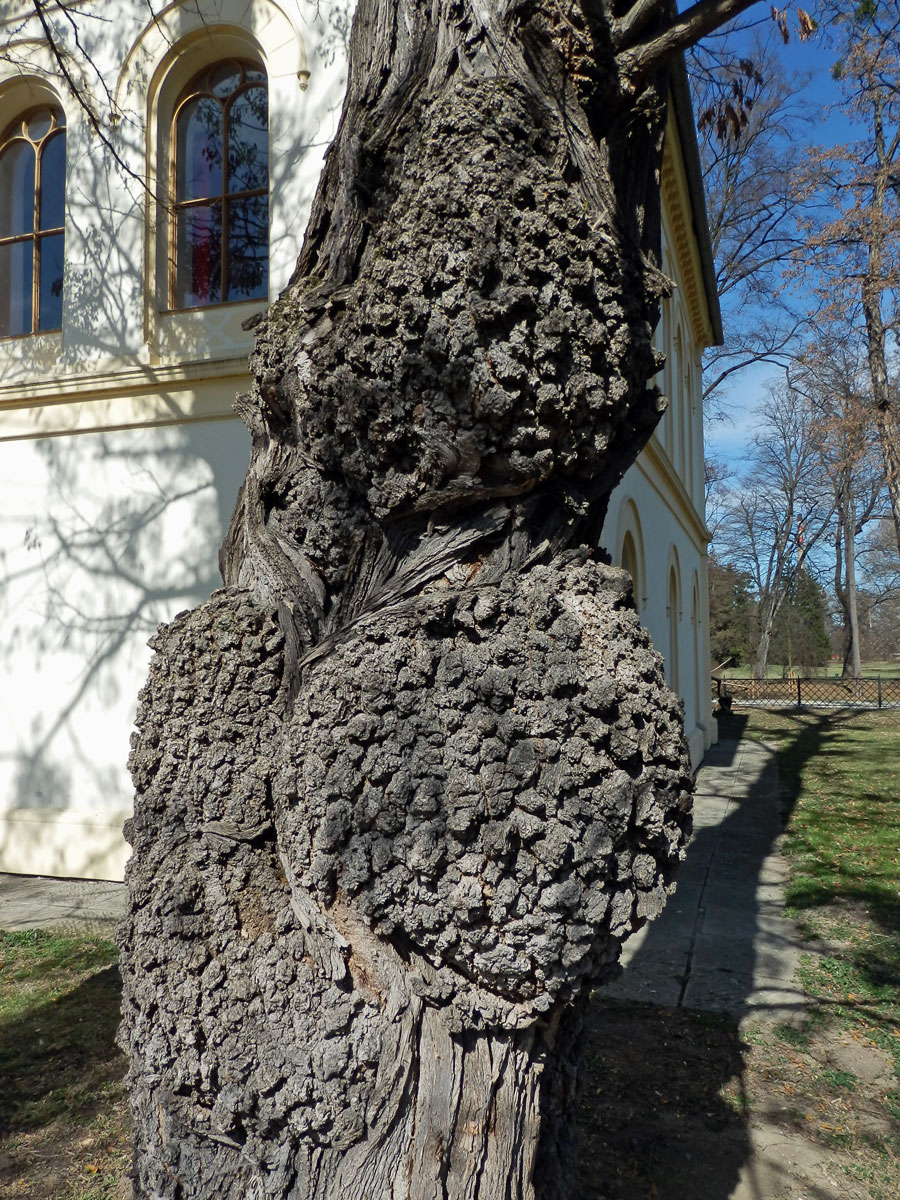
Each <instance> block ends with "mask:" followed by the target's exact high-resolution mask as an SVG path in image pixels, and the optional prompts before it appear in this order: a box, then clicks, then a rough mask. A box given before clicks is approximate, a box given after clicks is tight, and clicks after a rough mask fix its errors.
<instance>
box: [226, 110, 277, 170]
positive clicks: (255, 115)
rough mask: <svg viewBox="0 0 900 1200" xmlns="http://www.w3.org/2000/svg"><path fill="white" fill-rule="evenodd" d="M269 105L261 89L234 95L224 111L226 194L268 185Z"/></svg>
mask: <svg viewBox="0 0 900 1200" xmlns="http://www.w3.org/2000/svg"><path fill="white" fill-rule="evenodd" d="M268 126H269V104H268V95H267V92H266V89H265V88H262V87H252V88H248V89H247V90H246V91H245V92H241V93H240V94H239V95H237V96H235V98H234V99H233V100H232V102H231V104H230V105H229V108H228V191H229V192H252V191H255V190H256V189H257V188H267V187H268V186H269V132H268Z"/></svg>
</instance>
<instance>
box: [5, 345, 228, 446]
mask: <svg viewBox="0 0 900 1200" xmlns="http://www.w3.org/2000/svg"><path fill="white" fill-rule="evenodd" d="M217 365H218V366H219V368H220V370H219V373H218V374H216V375H210V373H209V364H208V363H200V364H188V365H186V366H178V367H158V368H156V369H155V370H153V369H151V368H144V369H143V370H139V369H134V368H132V369H129V370H128V371H109V372H106V373H104V374H101V375H93V376H90V377H88V378H84V377H80V378H79V377H77V376H73V377H72V378H70V379H66V380H64V381H61V382H60V381H54V382H53V383H52V384H50V383H47V382H43V383H38V384H32V385H30V386H27V385H26V386H22V385H18V386H15V385H14V386H10V387H5V388H2V389H0V442H13V441H22V440H27V439H31V438H42V437H55V436H60V435H64V434H75V433H98V432H101V431H105V430H111V429H129V428H136V427H147V426H156V425H178V424H181V423H183V422H185V421H210V420H233V419H235V417H234V413H233V411H232V404H233V402H234V397H235V395H236V393H237V392H239V391H242V390H244V389H245V388H246V387H247V385H248V383H249V375H248V372H247V366H246V362H245V360H244V359H242V358H241V359H229V360H227V361H224V362H221V363H219V364H217ZM4 393H5V394H6V395H5V396H4Z"/></svg>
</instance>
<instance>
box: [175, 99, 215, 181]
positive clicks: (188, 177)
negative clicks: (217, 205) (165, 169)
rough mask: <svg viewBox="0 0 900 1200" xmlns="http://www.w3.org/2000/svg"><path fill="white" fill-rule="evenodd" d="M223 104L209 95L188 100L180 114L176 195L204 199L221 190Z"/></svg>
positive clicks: (178, 122) (176, 160)
mask: <svg viewBox="0 0 900 1200" xmlns="http://www.w3.org/2000/svg"><path fill="white" fill-rule="evenodd" d="M222 154H223V132H222V107H221V105H220V104H219V102H218V101H217V100H213V99H212V98H211V97H210V96H197V97H195V99H193V100H189V101H188V103H187V104H185V106H184V108H183V109H182V110H181V112H180V113H179V114H178V121H177V149H176V159H175V162H176V170H177V176H178V177H177V179H176V181H175V195H176V199H178V200H203V199H206V197H212V196H219V195H221V193H222Z"/></svg>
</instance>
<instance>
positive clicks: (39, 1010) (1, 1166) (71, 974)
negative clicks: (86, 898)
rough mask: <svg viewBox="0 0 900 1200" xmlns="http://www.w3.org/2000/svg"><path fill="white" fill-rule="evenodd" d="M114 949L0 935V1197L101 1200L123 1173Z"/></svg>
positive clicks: (84, 940)
mask: <svg viewBox="0 0 900 1200" xmlns="http://www.w3.org/2000/svg"><path fill="white" fill-rule="evenodd" d="M115 962H116V948H115V946H114V945H113V943H112V942H109V941H105V940H103V939H101V938H96V937H73V936H61V935H58V934H54V933H51V932H45V931H43V930H26V931H22V932H18V931H17V932H13V933H10V932H0V1078H2V1080H3V1085H2V1087H0V1131H2V1132H0V1195H3V1196H9V1197H16V1198H19V1197H22V1198H23V1200H24V1198H26V1197H27V1198H28V1200H107V1198H112V1197H114V1196H116V1194H117V1189H118V1186H119V1181H120V1180H121V1178H122V1176H123V1173H124V1171H125V1169H126V1166H127V1157H128V1146H127V1123H126V1113H125V1108H126V1106H125V1098H124V1089H123V1082H122V1079H123V1075H124V1069H125V1061H124V1058H123V1057H122V1055H121V1053H120V1052H119V1050H118V1049H117V1048H116V1046H115V1033H116V1028H117V1026H118V1021H119V1003H120V995H121V984H120V981H119V975H118V969H117V967H116V966H115Z"/></svg>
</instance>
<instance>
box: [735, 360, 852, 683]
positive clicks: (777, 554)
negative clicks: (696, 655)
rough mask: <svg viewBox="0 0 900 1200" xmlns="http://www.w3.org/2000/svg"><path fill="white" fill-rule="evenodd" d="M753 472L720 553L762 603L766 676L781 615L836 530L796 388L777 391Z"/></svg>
mask: <svg viewBox="0 0 900 1200" xmlns="http://www.w3.org/2000/svg"><path fill="white" fill-rule="evenodd" d="M760 415H761V421H762V428H761V430H760V432H759V433H758V434H757V435H756V436H755V437H754V439H753V442H752V445H751V447H750V448H749V453H748V460H749V465H748V468H747V470H746V471H745V472H744V473H743V474H742V476H741V477H740V478H739V480H738V483H737V486H736V487H735V488H734V489H733V490H732V492H731V496H730V501H729V503H728V506H727V511H726V513H725V516H724V517H723V519H722V521H721V524H720V534H719V537H718V539H717V542H716V546H715V550H716V554H717V555H718V557H719V558H720V559H722V560H723V561H726V562H729V563H731V564H732V565H733V566H735V567H736V568H737V569H738V570H740V571H743V572H745V573H746V574H747V575H748V576H749V577H750V578H751V579H752V581H753V586H754V589H755V592H756V598H757V604H758V616H757V628H756V638H757V640H756V649H755V653H754V656H753V676H754V678H755V679H762V678H764V677H765V674H766V667H767V665H768V657H769V643H770V641H771V637H772V629H773V626H774V623H775V618H776V616H777V615H778V611H779V609H780V607H781V605H782V603H783V602H784V599H785V596H786V595H787V594H788V592H789V590H790V588H791V586H792V584H793V581H794V580H795V578H796V577H797V575H798V572H799V571H800V570H801V568H802V567H803V566H804V564H805V562H806V560H807V558H808V556H809V554H810V552H811V551H812V549H813V548H814V546H815V545H816V543H817V542H818V541H819V540H820V539H821V538H822V536H823V535H824V533H825V532H826V530H827V529H828V527H829V522H830V520H831V517H832V513H833V511H834V501H833V499H832V496H831V490H830V488H829V487H828V484H827V481H825V480H823V478H822V467H821V443H820V440H819V433H818V430H817V429H816V427H815V424H814V422H813V420H812V416H811V411H810V407H809V405H808V403H807V401H806V399H805V397H803V396H802V395H801V394H800V393H799V392H798V391H796V390H795V389H794V388H792V387H791V386H790V385H789V384H787V383H786V384H784V385H782V386H781V387H779V388H773V389H772V392H771V395H770V399H769V401H768V402H767V404H766V406H765V411H764V414H760Z"/></svg>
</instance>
